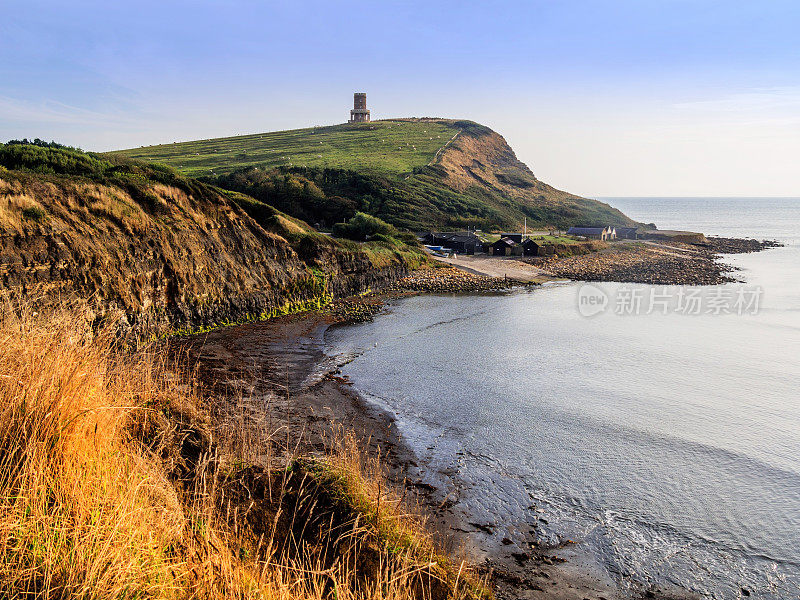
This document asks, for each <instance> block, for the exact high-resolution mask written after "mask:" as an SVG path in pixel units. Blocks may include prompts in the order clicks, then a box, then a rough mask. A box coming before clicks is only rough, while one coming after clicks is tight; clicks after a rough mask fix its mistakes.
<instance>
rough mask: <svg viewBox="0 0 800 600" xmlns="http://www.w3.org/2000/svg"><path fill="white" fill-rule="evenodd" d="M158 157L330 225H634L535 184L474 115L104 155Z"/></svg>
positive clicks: (617, 213) (337, 127)
mask: <svg viewBox="0 0 800 600" xmlns="http://www.w3.org/2000/svg"><path fill="white" fill-rule="evenodd" d="M109 154H110V155H111V156H124V157H129V158H136V159H139V160H144V161H149V162H152V163H165V164H167V165H170V166H172V167H174V168H176V169H178V170H180V171H181V172H183V173H186V174H190V175H194V176H197V177H200V178H201V179H202V180H204V181H206V182H207V183H211V184H214V185H217V186H219V187H223V188H226V189H229V190H234V191H237V192H241V193H245V194H248V195H251V196H253V197H255V198H257V199H258V200H260V201H262V202H265V203H267V204H271V205H273V206H275V207H276V208H278V209H280V210H282V211H285V212H287V213H288V214H290V215H292V216H295V217H298V218H301V219H304V220H306V221H308V222H311V223H318V224H320V225H321V226H322V227H326V228H329V227H331V226H332V225H333V224H334V223H335V222H337V221H343V220H346V219H349V218H351V217H352V216H353V215H354V214H355V213H356V212H365V213H368V214H371V215H374V216H377V217H379V218H381V219H383V220H384V221H387V222H388V223H391V224H392V225H395V226H396V227H400V228H405V229H410V230H419V229H428V228H431V229H451V228H465V227H467V226H471V227H479V228H482V229H484V230H487V231H492V230H494V231H496V230H500V229H514V228H521V226H522V222H523V220H525V219H527V221H528V224H529V225H530V226H532V227H537V226H540V227H547V226H552V227H558V228H565V227H569V226H571V225H580V224H584V225H616V226H622V225H633V224H634V222H633V221H632V220H631V219H629V218H628V217H626V216H625V215H624V214H622V213H621V212H620V211H618V210H616V209H614V208H612V207H611V206H609V205H607V204H604V203H602V202H598V201H596V200H591V199H587V198H582V197H580V196H576V195H574V194H570V193H568V192H564V191H561V190H557V189H555V188H553V187H552V186H549V185H547V184H546V183H544V182H542V181H539V180H538V179H537V178H536V177H535V176H534V174H533V173H532V172H531V170H530V169H529V168H528V167H527V166H526V165H525V164H524V163H522V162H521V161H519V160H518V159H517V157H516V155H515V154H514V151H513V150H512V149H511V148H510V147H509V146H508V144H507V143H506V141H505V139H503V137H502V136H500V135H499V134H497V133H496V132H494V131H492V130H491V129H489V128H488V127H484V126H482V125H479V124H477V123H474V122H472V121H456V120H450V119H394V120H387V121H373V122H372V123H364V124H357V125H355V124H353V125H349V124H344V125H335V126H331V127H318V128H309V129H297V130H292V131H280V132H274V133H263V134H255V135H248V136H237V137H231V138H220V139H215V140H202V141H196V142H182V143H175V144H167V145H161V146H148V147H143V148H138V149H131V150H121V151H117V152H113V153H109Z"/></svg>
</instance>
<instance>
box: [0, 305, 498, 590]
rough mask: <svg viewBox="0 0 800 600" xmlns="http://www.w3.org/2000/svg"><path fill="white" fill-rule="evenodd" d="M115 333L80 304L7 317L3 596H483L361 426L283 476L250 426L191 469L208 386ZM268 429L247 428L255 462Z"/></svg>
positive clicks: (1, 371)
mask: <svg viewBox="0 0 800 600" xmlns="http://www.w3.org/2000/svg"><path fill="white" fill-rule="evenodd" d="M111 332H112V329H108V330H105V331H100V332H99V333H98V332H93V331H92V330H91V329H90V327H89V326H88V325H87V323H86V320H85V319H84V318H83V316H82V315H81V314H80V312H78V311H75V310H69V309H61V310H58V311H55V312H53V313H52V314H48V315H46V316H41V315H38V316H37V315H35V314H33V313H32V312H30V311H26V310H24V309H22V310H20V309H15V308H13V307H9V306H6V307H5V308H3V309H2V311H0V597H3V598H43V599H45V598H46V599H51V598H53V599H55V598H67V597H69V598H269V599H277V600H323V599H328V598H335V599H336V600H356V599H369V600H408V599H410V598H432V599H436V598H443V597H445V596H448V597H452V598H466V597H474V596H476V595H480V594H482V593H483V590H482V588H481V586H480V585H479V584H476V583H475V580H474V578H473V579H470V578H469V577H464V576H463V571H462V569H461V567H460V566H458V567H457V566H454V565H452V564H451V563H449V562H448V561H447V559H446V558H444V557H443V556H441V555H440V554H439V553H437V551H436V550H435V545H434V544H433V542H432V540H431V539H430V537H429V536H427V535H426V534H425V533H424V527H423V525H422V523H421V522H420V520H419V519H418V518H417V517H415V516H414V515H411V514H409V513H408V512H407V510H406V508H405V505H404V503H403V502H402V498H401V497H400V496H399V495H398V494H397V493H396V492H393V491H392V489H391V486H389V485H388V484H387V482H386V479H385V476H384V474H383V471H382V469H381V465H380V461H379V459H376V458H373V459H369V458H366V457H365V456H364V455H363V452H362V451H361V449H360V446H359V445H358V444H357V443H356V441H355V439H354V438H352V437H351V436H346V435H345V436H342V437H341V438H340V440H339V442H338V443H337V444H333V450H332V452H331V454H330V456H329V457H328V458H326V459H325V460H322V461H320V460H310V459H303V458H298V457H289V460H288V461H287V463H286V466H285V468H283V469H280V470H279V471H277V472H275V471H273V470H269V469H264V468H262V467H259V466H258V465H255V464H243V463H242V453H241V451H240V449H238V448H237V447H236V446H237V443H238V444H239V445H241V435H242V432H240V434H238V435H237V436H235V437H237V438H240V439H238V442H236V440H233V439H231V440H229V442H230V443H229V447H228V448H227V449H226V439H224V437H225V436H224V435H223V439H215V440H214V442H213V443H212V442H209V441H208V440H206V443H205V445H203V446H202V447H201V448H200V451H198V452H197V453H196V455H194V456H192V457H191V458H190V459H187V460H184V461H183V462H181V460H183V459H181V458H180V456H181V451H182V449H183V447H184V446H185V443H186V439H187V438H188V437H190V435H191V434H192V428H191V426H190V425H186V424H185V423H182V422H181V421H182V419H184V418H185V415H186V414H190V413H191V412H192V411H196V412H197V413H198V414H199V413H201V412H202V401H201V399H200V397H199V396H198V395H197V394H196V393H195V391H194V390H193V389H192V387H191V386H190V385H188V384H186V382H185V381H186V380H185V379H181V378H176V377H175V376H174V374H173V373H172V372H171V371H169V370H167V369H166V368H165V365H164V360H163V358H162V355H161V354H159V353H157V352H147V351H140V352H136V353H130V352H121V351H118V349H117V348H116V347H115V338H114V335H113V333H111ZM176 414H180V415H182V416H181V417H180V418H176V417H175V415H176ZM217 431H218V432H225V431H228V430H227V429H226V428H225V427H219V428H217ZM195 433H196V432H195ZM269 433H270V432H262V434H263V435H262V434H259V435H257V436H252V435H251V436H250V437H248V438H247V444H248V449H249V451H248V453H247V454H248V456H249V457H257V456H259V455H260V454H263V453H264V452H266V449H264V450H263V451H259V450H258V444H259V443H260V444H264V445H265V448H266V447H267V446H269V445H270V444H269V440H268V439H267V438H268V437H269ZM211 437H213V432H212V434H211V435H210V438H211ZM176 457H177V458H176ZM225 457H227V458H225ZM178 463H181V464H180V466H181V468H178V467H177V466H176V465H178ZM253 474H256V475H253ZM248 477H250V479H248ZM259 477H260V479H259ZM256 480H263V481H265V482H266V483H265V484H263V485H262V488H263V490H262V493H260V495H259V493H256V492H255V491H254V490H256V487H257V486H254V485H252V483H253V482H254V481H256ZM248 486H249V487H248ZM259 489H261V488H259ZM254 515H258V518H257V519H254V518H253V517H254Z"/></svg>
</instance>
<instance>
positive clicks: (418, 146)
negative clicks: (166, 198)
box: [108, 120, 458, 177]
mask: <svg viewBox="0 0 800 600" xmlns="http://www.w3.org/2000/svg"><path fill="white" fill-rule="evenodd" d="M457 131H458V127H457V126H456V125H455V124H453V123H451V122H443V121H406V120H390V121H372V122H371V123H359V124H343V125H333V126H328V127H309V128H306V129H293V130H289V131H275V132H270V133H256V134H252V135H241V136H236V137H228V138H216V139H210V140H198V141H193V142H179V143H173V144H162V145H158V146H144V147H141V148H132V149H129V150H119V151H116V152H110V153H108V155H109V156H119V157H126V158H134V159H138V160H144V161H148V162H157V163H163V164H166V165H169V166H171V167H173V168H175V169H178V170H179V171H181V172H182V173H186V174H187V175H191V176H194V177H199V176H206V177H208V176H214V175H223V174H227V173H231V172H233V171H235V170H237V169H241V168H246V167H256V166H257V167H259V168H262V169H264V168H266V169H269V168H274V167H279V166H287V167H312V168H333V169H353V170H357V171H360V172H371V173H382V174H389V175H402V174H407V173H411V172H412V171H413V170H414V168H415V167H422V166H425V165H427V164H428V163H430V162H431V160H433V158H434V156H435V155H436V153H437V152H438V151H439V149H440V148H441V147H442V146H444V145H445V144H446V143H447V142H448V140H449V139H450V138H451V137H453V135H454V134H455V133H456V132H457Z"/></svg>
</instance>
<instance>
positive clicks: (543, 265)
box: [524, 237, 781, 285]
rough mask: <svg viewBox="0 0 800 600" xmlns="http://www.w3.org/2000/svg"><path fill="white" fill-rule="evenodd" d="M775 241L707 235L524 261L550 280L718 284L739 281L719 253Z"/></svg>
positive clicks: (759, 247)
mask: <svg viewBox="0 0 800 600" xmlns="http://www.w3.org/2000/svg"><path fill="white" fill-rule="evenodd" d="M780 245H781V244H780V243H778V242H775V241H759V240H754V239H739V238H721V237H710V238H707V242H706V243H703V244H685V243H681V242H669V243H665V242H641V241H640V242H630V243H616V244H612V245H611V246H610V247H609V248H608V249H606V250H602V251H600V252H596V253H593V254H584V255H579V256H570V257H565V258H561V257H558V256H555V257H547V258H543V259H541V258H532V259H524V260H525V261H526V262H529V263H530V264H532V265H534V266H536V267H537V268H539V269H542V270H543V271H544V272H546V273H549V274H550V275H552V276H554V277H563V278H567V279H572V280H575V281H616V282H621V283H648V284H657V285H718V284H722V283H732V282H737V281H739V279H737V278H736V277H735V276H734V275H733V273H734V272H735V269H734V268H733V267H731V266H730V265H726V264H724V263H723V262H721V258H722V255H723V254H745V253H750V252H760V251H762V250H765V249H767V248H774V247H777V246H780Z"/></svg>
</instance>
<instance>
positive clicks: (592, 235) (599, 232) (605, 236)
mask: <svg viewBox="0 0 800 600" xmlns="http://www.w3.org/2000/svg"><path fill="white" fill-rule="evenodd" d="M567 235H577V236H580V237H585V238H587V239H590V240H613V239H615V238H616V237H617V234H616V232H615V230H614V228H613V227H570V228H569V230H568V231H567Z"/></svg>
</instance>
